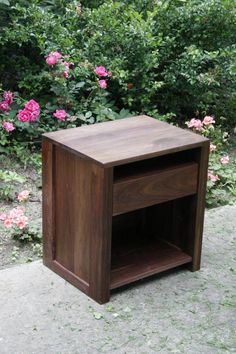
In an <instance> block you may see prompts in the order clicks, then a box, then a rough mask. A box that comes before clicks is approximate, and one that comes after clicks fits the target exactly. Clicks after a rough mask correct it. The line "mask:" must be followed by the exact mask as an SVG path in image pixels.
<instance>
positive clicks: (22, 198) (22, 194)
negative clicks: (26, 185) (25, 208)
mask: <svg viewBox="0 0 236 354" xmlns="http://www.w3.org/2000/svg"><path fill="white" fill-rule="evenodd" d="M29 194H30V192H29V191H28V190H24V191H22V192H20V193H19V194H18V197H17V199H18V200H19V201H20V202H24V201H26V200H27V199H28V197H29Z"/></svg>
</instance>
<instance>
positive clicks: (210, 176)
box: [208, 171, 220, 182]
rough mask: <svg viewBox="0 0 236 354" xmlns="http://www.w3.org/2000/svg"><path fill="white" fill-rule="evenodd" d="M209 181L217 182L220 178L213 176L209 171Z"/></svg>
mask: <svg viewBox="0 0 236 354" xmlns="http://www.w3.org/2000/svg"><path fill="white" fill-rule="evenodd" d="M208 179H209V180H210V181H212V182H217V181H219V180H220V178H219V177H218V176H217V175H213V173H211V172H210V171H208Z"/></svg>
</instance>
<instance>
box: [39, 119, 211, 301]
mask: <svg viewBox="0 0 236 354" xmlns="http://www.w3.org/2000/svg"><path fill="white" fill-rule="evenodd" d="M208 151H209V141H208V140H207V139H205V138H204V137H202V136H200V135H197V134H194V133H192V132H189V131H187V130H184V129H180V128H177V127H174V126H172V125H169V124H167V123H164V122H160V121H157V120H155V119H153V118H150V117H147V116H139V117H132V118H127V119H122V120H117V121H112V122H106V123H99V124H95V125H92V126H82V127H80V128H74V129H67V130H61V131H57V132H53V133H48V134H44V136H43V239H44V258H43V259H44V264H45V265H46V266H48V267H49V268H50V269H52V270H53V271H55V272H56V273H57V274H59V275H61V276H62V277H63V278H65V279H66V280H68V281H69V282H70V283H72V284H73V285H75V286H76V287H78V288H79V289H80V290H82V291H83V292H84V293H86V294H87V295H88V296H90V297H91V298H93V299H94V300H96V301H97V302H99V303H101V304H102V303H105V302H107V301H109V298H110V290H111V289H114V288H117V287H120V286H122V285H124V284H128V283H131V282H133V281H136V280H138V279H141V278H144V277H147V276H150V275H153V274H156V273H160V272H162V271H165V270H167V269H170V268H174V267H177V266H180V265H183V264H186V265H187V266H188V267H189V269H190V270H192V271H196V270H198V269H199V268H200V258H201V244H202V231H203V219H204V202H205V189H206V181H207V165H208Z"/></svg>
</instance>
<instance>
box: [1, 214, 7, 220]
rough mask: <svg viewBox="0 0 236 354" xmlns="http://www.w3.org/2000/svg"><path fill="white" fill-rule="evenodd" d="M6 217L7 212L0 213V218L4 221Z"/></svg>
mask: <svg viewBox="0 0 236 354" xmlns="http://www.w3.org/2000/svg"><path fill="white" fill-rule="evenodd" d="M6 218H7V214H6V213H2V214H0V220H1V221H4V220H5V219H6Z"/></svg>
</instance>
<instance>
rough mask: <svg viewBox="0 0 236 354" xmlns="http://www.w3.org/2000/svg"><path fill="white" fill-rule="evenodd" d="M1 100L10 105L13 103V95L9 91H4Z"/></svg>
mask: <svg viewBox="0 0 236 354" xmlns="http://www.w3.org/2000/svg"><path fill="white" fill-rule="evenodd" d="M3 98H4V101H5V102H7V103H8V104H11V103H12V102H13V93H12V92H11V91H5V92H4V93H3Z"/></svg>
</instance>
